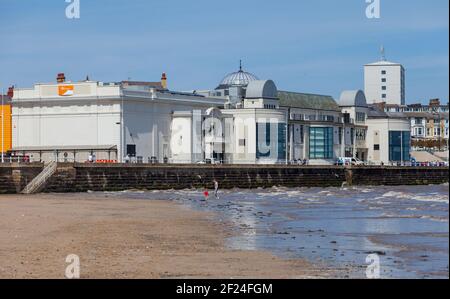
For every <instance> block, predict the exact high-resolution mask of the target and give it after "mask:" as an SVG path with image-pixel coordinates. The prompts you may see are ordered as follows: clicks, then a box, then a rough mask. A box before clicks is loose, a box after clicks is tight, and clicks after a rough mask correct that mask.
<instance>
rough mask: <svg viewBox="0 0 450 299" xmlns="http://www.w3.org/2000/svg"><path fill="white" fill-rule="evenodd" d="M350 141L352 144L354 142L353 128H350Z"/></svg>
mask: <svg viewBox="0 0 450 299" xmlns="http://www.w3.org/2000/svg"><path fill="white" fill-rule="evenodd" d="M350 141H351V142H352V144H354V143H355V129H354V128H351V129H350Z"/></svg>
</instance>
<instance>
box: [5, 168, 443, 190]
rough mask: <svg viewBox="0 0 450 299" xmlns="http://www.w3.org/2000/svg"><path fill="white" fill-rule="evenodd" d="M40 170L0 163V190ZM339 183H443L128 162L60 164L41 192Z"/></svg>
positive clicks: (382, 175) (366, 173)
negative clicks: (216, 185)
mask: <svg viewBox="0 0 450 299" xmlns="http://www.w3.org/2000/svg"><path fill="white" fill-rule="evenodd" d="M42 169H43V165H42V164H34V165H3V166H1V165H0V194H1V193H17V192H20V190H22V189H23V188H24V187H25V186H26V184H27V183H28V182H30V181H31V180H32V179H33V177H35V176H36V175H37V174H38V173H39V172H40V171H41V170H42ZM213 180H217V181H218V182H219V184H220V188H222V189H231V188H243V189H253V188H270V187H273V186H283V187H340V186H342V185H343V184H347V185H428V184H442V183H448V181H449V176H448V168H444V167H417V168H416V167H351V168H344V167H337V166H332V167H329V166H327V167H325V166H306V167H303V166H302V167H300V166H286V165H277V166H250V165H220V166H214V165H144V164H143V165H136V164H133V165H130V164H81V163H77V164H69V163H60V164H58V169H57V171H56V173H55V174H54V175H53V176H52V177H51V178H50V179H49V180H48V181H47V183H46V184H45V187H44V189H43V192H61V193H64V192H87V191H121V190H129V189H140V190H167V189H190V188H204V187H208V188H212V187H213Z"/></svg>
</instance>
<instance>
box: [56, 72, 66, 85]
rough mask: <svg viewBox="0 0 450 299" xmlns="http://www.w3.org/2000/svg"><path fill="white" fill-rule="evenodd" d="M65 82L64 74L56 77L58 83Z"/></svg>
mask: <svg viewBox="0 0 450 299" xmlns="http://www.w3.org/2000/svg"><path fill="white" fill-rule="evenodd" d="M65 81H66V76H65V75H64V73H59V74H58V76H57V77H56V82H58V83H64V82H65Z"/></svg>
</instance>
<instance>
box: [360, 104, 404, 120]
mask: <svg viewBox="0 0 450 299" xmlns="http://www.w3.org/2000/svg"><path fill="white" fill-rule="evenodd" d="M367 117H368V118H399V119H407V118H408V116H407V115H406V114H405V113H403V112H384V111H383V110H381V109H380V107H379V106H377V105H369V112H368V113H367Z"/></svg>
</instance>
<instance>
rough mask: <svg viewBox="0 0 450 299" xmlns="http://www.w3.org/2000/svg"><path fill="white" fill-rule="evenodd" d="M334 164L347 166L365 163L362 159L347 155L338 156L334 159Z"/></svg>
mask: <svg viewBox="0 0 450 299" xmlns="http://www.w3.org/2000/svg"><path fill="white" fill-rule="evenodd" d="M334 164H335V165H339V166H344V165H345V166H349V165H355V166H360V165H365V163H364V161H361V160H359V159H358V158H349V157H339V158H338V159H337V161H336V163H334Z"/></svg>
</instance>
